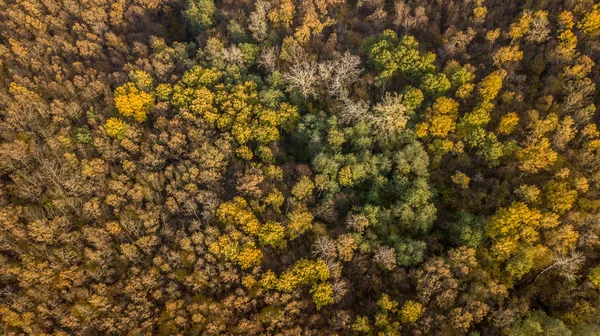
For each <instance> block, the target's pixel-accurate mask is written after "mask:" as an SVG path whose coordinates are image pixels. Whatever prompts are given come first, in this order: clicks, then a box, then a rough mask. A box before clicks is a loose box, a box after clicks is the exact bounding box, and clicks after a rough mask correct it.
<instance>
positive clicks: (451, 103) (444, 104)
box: [416, 97, 458, 137]
mask: <svg viewBox="0 0 600 336" xmlns="http://www.w3.org/2000/svg"><path fill="white" fill-rule="evenodd" d="M457 116H458V103H457V102H456V101H455V100H454V99H452V98H448V97H439V98H438V99H436V101H435V102H434V103H433V106H432V107H431V108H430V109H429V110H428V111H427V113H426V114H425V119H426V123H423V124H420V125H417V130H416V132H417V135H418V136H423V135H424V134H427V131H428V133H429V134H430V135H431V136H437V137H446V136H447V135H448V133H449V132H452V131H454V130H455V128H456V118H457Z"/></svg>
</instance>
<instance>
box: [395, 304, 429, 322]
mask: <svg viewBox="0 0 600 336" xmlns="http://www.w3.org/2000/svg"><path fill="white" fill-rule="evenodd" d="M424 312H425V308H424V307H423V305H422V304H420V303H419V302H416V301H413V300H408V301H406V302H404V305H403V306H402V309H401V310H400V319H401V320H402V322H403V323H413V322H416V321H417V320H418V319H419V318H420V317H421V316H423V313H424Z"/></svg>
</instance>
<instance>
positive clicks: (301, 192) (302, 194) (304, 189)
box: [292, 176, 315, 201]
mask: <svg viewBox="0 0 600 336" xmlns="http://www.w3.org/2000/svg"><path fill="white" fill-rule="evenodd" d="M314 188H315V184H314V183H313V182H312V181H311V179H310V178H309V177H308V176H302V178H300V181H298V183H296V184H295V185H294V187H293V188H292V195H294V197H296V198H297V199H298V200H300V201H302V200H304V199H305V198H307V197H308V196H310V195H311V194H312V191H313V189H314Z"/></svg>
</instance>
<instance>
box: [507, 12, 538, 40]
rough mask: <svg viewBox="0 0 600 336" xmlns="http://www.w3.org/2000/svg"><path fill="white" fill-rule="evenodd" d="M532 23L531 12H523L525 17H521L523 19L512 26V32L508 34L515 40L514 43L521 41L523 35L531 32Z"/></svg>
mask: <svg viewBox="0 0 600 336" xmlns="http://www.w3.org/2000/svg"><path fill="white" fill-rule="evenodd" d="M531 21H532V16H531V12H529V11H525V12H523V15H521V17H520V18H519V21H518V22H515V23H513V24H511V25H510V30H509V32H508V36H510V38H511V39H513V41H514V40H518V39H520V38H521V37H523V35H525V34H526V33H527V32H528V31H529V26H530V25H531Z"/></svg>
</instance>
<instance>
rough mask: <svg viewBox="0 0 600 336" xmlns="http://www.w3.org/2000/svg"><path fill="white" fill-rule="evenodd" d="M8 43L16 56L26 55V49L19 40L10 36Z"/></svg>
mask: <svg viewBox="0 0 600 336" xmlns="http://www.w3.org/2000/svg"><path fill="white" fill-rule="evenodd" d="M8 44H10V50H11V51H12V52H13V53H14V54H15V55H16V56H17V57H26V56H27V49H26V48H25V47H23V45H22V44H21V42H19V41H17V40H14V39H12V38H9V39H8Z"/></svg>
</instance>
